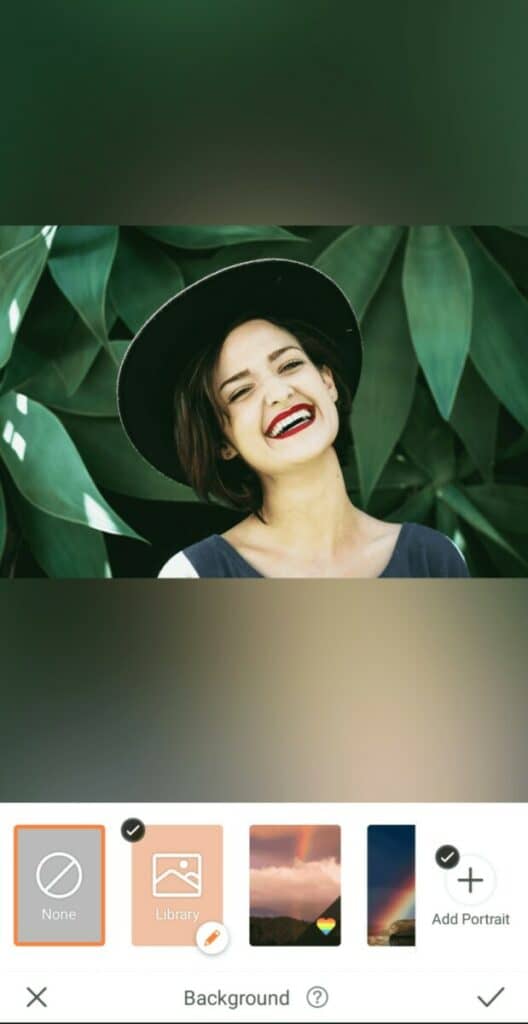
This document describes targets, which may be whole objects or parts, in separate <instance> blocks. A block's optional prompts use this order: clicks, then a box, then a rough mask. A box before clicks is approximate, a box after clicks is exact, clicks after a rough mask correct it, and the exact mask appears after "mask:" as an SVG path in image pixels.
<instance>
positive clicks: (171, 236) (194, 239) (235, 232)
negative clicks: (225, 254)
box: [141, 224, 302, 249]
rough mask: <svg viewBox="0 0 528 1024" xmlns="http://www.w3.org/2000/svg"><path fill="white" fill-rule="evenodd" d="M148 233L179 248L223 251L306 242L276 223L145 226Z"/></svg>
mask: <svg viewBox="0 0 528 1024" xmlns="http://www.w3.org/2000/svg"><path fill="white" fill-rule="evenodd" d="M141 230H142V231H144V232H145V234H147V235H150V236H151V237H152V238H155V239H156V240H157V241H158V242H165V243H167V244H168V245H175V246H177V248H179V249H220V248H223V246H224V245H238V243H239V242H299V241H302V239H300V238H299V236H298V235H293V234H292V233H291V231H287V230H286V229H285V228H280V227H276V226H275V225H273V224H255V225H253V224H222V225H215V224H213V225H205V224H200V225H190V224H189V225H188V224H178V225H176V226H174V227H168V226H166V225H160V226H158V227H144V226H142V227H141Z"/></svg>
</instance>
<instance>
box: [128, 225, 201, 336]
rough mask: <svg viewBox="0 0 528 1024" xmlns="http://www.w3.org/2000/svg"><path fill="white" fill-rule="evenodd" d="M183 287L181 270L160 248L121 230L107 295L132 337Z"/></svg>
mask: <svg viewBox="0 0 528 1024" xmlns="http://www.w3.org/2000/svg"><path fill="white" fill-rule="evenodd" d="M183 287H184V280H183V276H182V274H181V271H180V270H179V268H178V266H177V265H176V263H174V262H173V260H171V259H170V257H169V256H167V254H166V252H164V250H163V249H160V247H159V245H156V243H155V242H153V241H151V239H150V238H147V237H146V236H145V235H142V234H140V233H139V232H136V233H132V232H126V231H121V234H120V238H119V247H118V250H117V256H116V259H115V262H114V266H113V268H112V275H111V278H110V293H111V296H112V300H113V303H114V305H115V307H116V309H117V312H118V314H119V316H120V317H121V319H122V320H123V322H124V323H125V324H126V325H127V327H128V328H129V329H130V330H131V331H132V332H133V333H134V334H135V333H136V331H138V330H139V328H140V327H142V326H143V324H144V323H145V321H146V320H148V318H149V316H151V314H152V313H154V312H155V310H156V309H158V308H159V306H161V305H163V303H164V302H166V301H167V299H170V298H172V296H173V295H176V293H177V292H179V291H181V289H182V288H183Z"/></svg>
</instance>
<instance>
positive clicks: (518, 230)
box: [504, 224, 528, 238]
mask: <svg viewBox="0 0 528 1024" xmlns="http://www.w3.org/2000/svg"><path fill="white" fill-rule="evenodd" d="M504 230H505V231H513V233H514V234H516V235H524V237H525V238H528V227H526V225H524V226H521V227H517V225H515V226H514V225H512V224H505V225H504Z"/></svg>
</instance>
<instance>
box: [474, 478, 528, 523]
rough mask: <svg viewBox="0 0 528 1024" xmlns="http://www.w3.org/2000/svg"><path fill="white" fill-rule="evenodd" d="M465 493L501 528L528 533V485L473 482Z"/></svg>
mask: <svg viewBox="0 0 528 1024" xmlns="http://www.w3.org/2000/svg"><path fill="white" fill-rule="evenodd" d="M465 493H466V494H467V496H468V497H469V498H470V500H471V501H472V502H473V504H474V505H476V506H477V508H478V509H480V511H481V512H482V513H483V514H484V515H485V516H486V517H487V518H488V519H490V520H491V522H492V523H494V524H495V526H496V527H497V528H498V529H499V530H503V531H506V533H521V534H528V487H521V486H519V485H518V484H496V483H489V484H473V485H467V486H466V487H465Z"/></svg>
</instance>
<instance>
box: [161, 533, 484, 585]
mask: <svg viewBox="0 0 528 1024" xmlns="http://www.w3.org/2000/svg"><path fill="white" fill-rule="evenodd" d="M160 576H162V577H167V578H171V577H172V578H174V577H178V576H180V577H184V576H187V577H195V578H196V577H204V576H205V577H207V578H209V579H212V578H225V577H237V578H248V577H252V578H254V579H263V578H264V577H263V575H262V573H260V572H258V570H257V569H255V568H254V566H252V565H250V563H249V562H246V559H245V558H243V557H242V555H241V554H239V552H238V551H237V550H236V549H235V548H234V547H233V545H232V544H230V543H229V541H227V540H225V538H224V537H220V536H219V534H216V533H215V534H213V535H212V536H211V537H207V538H206V539H205V540H201V541H199V542H198V543H197V544H191V546H190V547H188V548H184V550H183V551H180V552H178V554H176V555H174V556H173V558H171V559H169V561H168V562H167V563H166V565H165V566H164V567H163V569H162V570H161V573H160ZM447 576H465V577H468V576H469V572H468V568H467V565H466V562H465V560H464V558H463V556H462V554H461V552H460V550H459V549H458V548H457V546H456V545H455V544H454V543H453V541H452V540H450V539H449V537H446V536H445V535H444V534H443V533H439V531H438V530H433V529H431V528H430V527H429V526H422V525H421V524H420V523H403V525H402V528H401V530H400V532H399V534H398V539H397V541H396V545H395V548H394V551H393V552H392V555H391V557H390V559H389V562H388V564H387V565H386V566H385V569H384V570H383V572H382V573H380V575H379V576H378V579H385V578H390V577H396V578H400V579H403V578H410V579H419V578H428V577H436V578H438V577H447Z"/></svg>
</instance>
